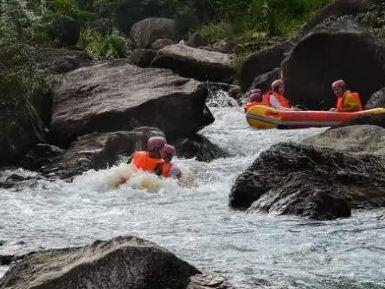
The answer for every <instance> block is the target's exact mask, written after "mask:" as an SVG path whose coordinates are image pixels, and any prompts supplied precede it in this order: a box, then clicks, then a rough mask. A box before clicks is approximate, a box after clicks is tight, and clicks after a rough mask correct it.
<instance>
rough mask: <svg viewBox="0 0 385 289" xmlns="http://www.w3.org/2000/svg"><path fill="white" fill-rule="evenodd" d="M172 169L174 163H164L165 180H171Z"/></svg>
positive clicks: (163, 174) (163, 173)
mask: <svg viewBox="0 0 385 289" xmlns="http://www.w3.org/2000/svg"><path fill="white" fill-rule="evenodd" d="M171 168H172V163H163V164H162V176H163V177H165V178H169V177H170V172H171Z"/></svg>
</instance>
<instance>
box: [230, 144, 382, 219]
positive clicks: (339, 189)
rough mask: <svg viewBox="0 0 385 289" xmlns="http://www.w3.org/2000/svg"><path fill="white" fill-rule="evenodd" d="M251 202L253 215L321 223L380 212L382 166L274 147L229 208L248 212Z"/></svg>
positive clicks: (246, 175) (322, 151) (359, 158)
mask: <svg viewBox="0 0 385 289" xmlns="http://www.w3.org/2000/svg"><path fill="white" fill-rule="evenodd" d="M318 187H319V188H320V189H317V188H318ZM312 188H313V189H312ZM301 192H302V193H301ZM265 194H267V195H266V196H265ZM261 197H262V198H261ZM260 198H261V199H260ZM255 201H257V202H256V203H255V204H254V205H253V210H259V211H268V212H271V211H272V210H278V213H282V214H285V213H288V214H298V215H300V216H308V217H312V218H320V219H325V218H326V219H331V218H336V217H341V216H347V215H348V209H347V208H348V207H351V208H367V209H368V208H376V207H382V206H385V163H384V160H383V159H382V158H379V157H376V156H371V155H352V154H347V153H341V152H337V151H335V150H332V149H326V148H319V149H315V148H313V147H311V146H306V145H300V144H293V143H281V144H277V145H274V146H272V147H271V148H270V149H268V150H267V151H265V152H263V153H262V154H261V155H260V156H259V157H258V158H257V159H256V160H255V161H254V163H253V164H252V165H251V166H250V167H249V168H248V169H247V170H246V171H245V172H243V173H242V174H241V175H240V176H239V177H238V178H237V180H236V182H235V184H234V186H233V188H232V190H231V194H230V205H231V206H232V207H234V208H248V207H250V206H251V204H252V203H253V202H255ZM325 205H327V206H326V207H325Z"/></svg>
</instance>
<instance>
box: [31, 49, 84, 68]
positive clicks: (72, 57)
mask: <svg viewBox="0 0 385 289" xmlns="http://www.w3.org/2000/svg"><path fill="white" fill-rule="evenodd" d="M36 62H37V64H38V67H39V68H43V69H48V70H49V71H50V72H52V73H66V72H69V71H71V70H75V69H77V68H79V67H83V66H89V65H91V58H90V57H89V55H88V54H87V53H86V52H84V51H80V50H69V49H66V48H60V49H55V48H42V49H39V50H38V51H37V53H36Z"/></svg>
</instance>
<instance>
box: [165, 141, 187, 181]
mask: <svg viewBox="0 0 385 289" xmlns="http://www.w3.org/2000/svg"><path fill="white" fill-rule="evenodd" d="M175 154H176V149H175V147H174V146H172V145H169V144H166V145H165V146H164V147H163V150H162V157H163V161H164V162H163V164H162V176H163V177H165V178H170V177H171V178H174V179H180V178H181V176H182V172H181V170H180V169H179V168H178V167H176V166H175V165H174V164H173V163H172V162H171V161H172V158H173V157H174V155H175Z"/></svg>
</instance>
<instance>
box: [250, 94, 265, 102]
mask: <svg viewBox="0 0 385 289" xmlns="http://www.w3.org/2000/svg"><path fill="white" fill-rule="evenodd" d="M262 97H263V95H262V93H260V92H254V93H251V94H250V96H249V99H250V102H253V101H262Z"/></svg>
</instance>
